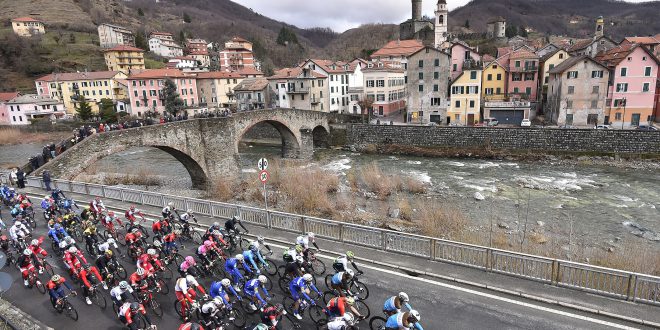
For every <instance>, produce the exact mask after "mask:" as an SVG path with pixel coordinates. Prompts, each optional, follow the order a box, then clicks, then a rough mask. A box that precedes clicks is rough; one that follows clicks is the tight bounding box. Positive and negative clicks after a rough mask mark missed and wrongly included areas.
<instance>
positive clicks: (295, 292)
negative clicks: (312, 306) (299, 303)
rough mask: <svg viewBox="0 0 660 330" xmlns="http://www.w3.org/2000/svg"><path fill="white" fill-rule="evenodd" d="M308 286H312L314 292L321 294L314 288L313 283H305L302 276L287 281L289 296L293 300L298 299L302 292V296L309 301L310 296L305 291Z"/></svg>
mask: <svg viewBox="0 0 660 330" xmlns="http://www.w3.org/2000/svg"><path fill="white" fill-rule="evenodd" d="M308 287H309V288H312V289H313V290H314V292H316V293H317V294H318V295H321V293H320V292H319V290H318V289H317V288H316V286H314V284H307V282H305V280H304V279H303V278H302V277H296V278H294V279H293V280H291V282H290V283H289V291H290V292H291V297H292V298H293V299H294V300H298V299H300V294H302V296H303V297H305V299H307V300H309V301H311V300H312V298H310V297H309V296H308V295H307V292H305V290H306V289H307V288H308Z"/></svg>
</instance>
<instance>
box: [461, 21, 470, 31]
mask: <svg viewBox="0 0 660 330" xmlns="http://www.w3.org/2000/svg"><path fill="white" fill-rule="evenodd" d="M463 26H465V28H466V29H469V28H470V20H469V19H466V20H465V25H463Z"/></svg>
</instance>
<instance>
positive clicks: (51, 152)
mask: <svg viewBox="0 0 660 330" xmlns="http://www.w3.org/2000/svg"><path fill="white" fill-rule="evenodd" d="M48 149H50V157H51V158H55V156H57V153H56V151H55V143H51V144H50V145H49V146H48Z"/></svg>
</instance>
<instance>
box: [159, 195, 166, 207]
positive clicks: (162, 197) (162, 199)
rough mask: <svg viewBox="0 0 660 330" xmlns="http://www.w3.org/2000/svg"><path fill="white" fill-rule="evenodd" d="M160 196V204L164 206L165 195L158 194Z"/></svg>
mask: <svg viewBox="0 0 660 330" xmlns="http://www.w3.org/2000/svg"><path fill="white" fill-rule="evenodd" d="M159 196H160V206H162V207H165V196H163V195H159Z"/></svg>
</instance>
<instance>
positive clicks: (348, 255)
mask: <svg viewBox="0 0 660 330" xmlns="http://www.w3.org/2000/svg"><path fill="white" fill-rule="evenodd" d="M346 258H348V259H353V258H355V253H353V251H346Z"/></svg>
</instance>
